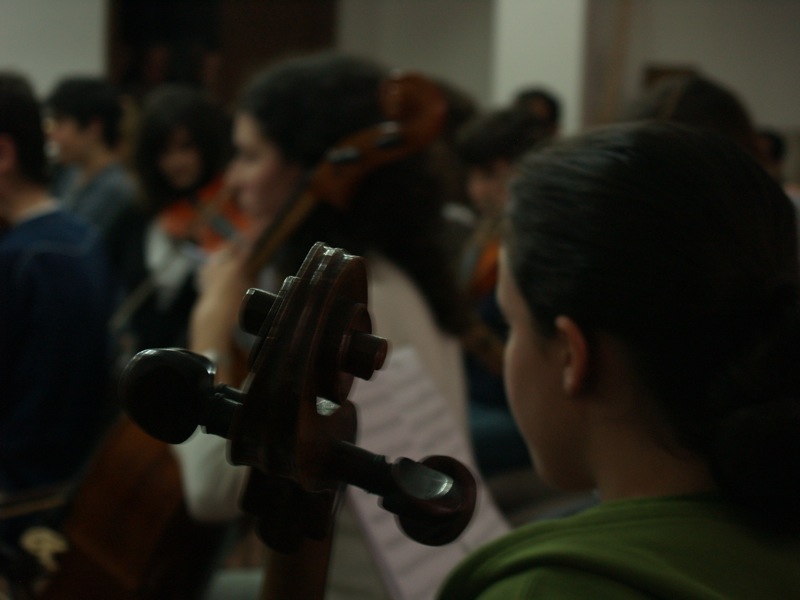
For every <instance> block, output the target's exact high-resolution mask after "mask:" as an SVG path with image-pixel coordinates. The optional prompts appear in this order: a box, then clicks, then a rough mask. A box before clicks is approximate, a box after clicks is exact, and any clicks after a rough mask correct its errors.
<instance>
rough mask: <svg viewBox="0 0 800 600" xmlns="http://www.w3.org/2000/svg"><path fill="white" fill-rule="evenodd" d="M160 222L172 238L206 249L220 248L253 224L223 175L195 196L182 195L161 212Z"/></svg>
mask: <svg viewBox="0 0 800 600" xmlns="http://www.w3.org/2000/svg"><path fill="white" fill-rule="evenodd" d="M158 223H159V225H160V226H161V228H162V229H163V230H164V231H165V232H166V233H167V235H169V236H170V237H171V238H172V239H175V240H181V241H188V242H192V243H194V244H197V245H198V246H199V247H200V248H201V249H202V250H203V251H204V252H206V253H211V252H214V251H216V250H219V249H220V248H221V247H222V245H223V244H225V243H226V242H227V241H230V240H231V239H233V238H234V237H236V236H238V235H240V234H242V233H244V232H246V231H247V230H248V228H249V226H250V221H249V219H248V217H247V216H246V215H245V214H244V213H243V212H242V211H241V210H240V209H239V206H238V205H237V203H236V200H235V198H234V197H233V195H231V194H230V193H228V191H227V190H226V189H225V187H224V181H223V176H222V175H220V176H218V177H216V178H215V179H213V180H212V181H211V182H210V183H209V184H208V185H206V186H205V187H203V188H202V189H201V190H200V191H199V192H198V193H197V195H196V196H195V197H189V198H181V199H180V200H177V201H176V202H173V203H172V204H170V205H169V206H167V207H166V208H165V209H164V210H162V211H161V213H160V214H159V216H158Z"/></svg>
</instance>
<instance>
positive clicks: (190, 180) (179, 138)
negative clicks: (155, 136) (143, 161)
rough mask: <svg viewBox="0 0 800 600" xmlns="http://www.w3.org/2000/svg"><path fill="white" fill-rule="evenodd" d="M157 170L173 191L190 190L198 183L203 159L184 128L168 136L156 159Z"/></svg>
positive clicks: (201, 172)
mask: <svg viewBox="0 0 800 600" xmlns="http://www.w3.org/2000/svg"><path fill="white" fill-rule="evenodd" d="M158 168H159V170H160V171H161V173H162V174H163V175H164V178H165V179H166V180H167V182H168V183H169V185H170V187H172V188H173V189H175V190H188V189H191V188H193V187H194V186H196V185H197V184H198V182H199V181H200V177H201V176H202V174H203V157H202V156H201V155H200V151H199V150H198V149H197V146H195V145H194V142H193V141H192V138H191V136H190V135H189V131H188V130H187V129H186V128H185V127H179V128H178V129H176V130H175V131H173V132H172V133H171V134H170V136H169V138H168V139H167V143H166V145H165V146H164V150H163V152H161V155H160V156H159V157H158Z"/></svg>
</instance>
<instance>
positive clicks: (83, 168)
mask: <svg viewBox="0 0 800 600" xmlns="http://www.w3.org/2000/svg"><path fill="white" fill-rule="evenodd" d="M115 162H117V155H116V154H115V153H114V152H113V151H111V150H109V149H108V148H106V147H105V146H100V147H98V148H96V149H95V150H94V151H93V152H91V153H89V155H88V156H87V157H86V158H85V160H83V161H82V162H81V163H80V165H79V168H80V183H81V185H86V184H87V183H89V182H90V181H91V180H92V179H94V178H95V177H96V176H97V175H98V173H100V172H101V171H102V170H103V169H105V168H106V167H108V166H109V165H111V164H113V163H115Z"/></svg>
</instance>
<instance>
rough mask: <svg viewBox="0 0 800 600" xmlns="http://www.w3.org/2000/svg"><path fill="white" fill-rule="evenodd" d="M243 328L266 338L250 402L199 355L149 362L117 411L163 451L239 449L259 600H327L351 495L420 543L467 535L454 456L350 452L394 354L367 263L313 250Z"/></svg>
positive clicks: (469, 494)
mask: <svg viewBox="0 0 800 600" xmlns="http://www.w3.org/2000/svg"><path fill="white" fill-rule="evenodd" d="M240 326H241V327H242V329H244V330H245V331H247V332H249V333H252V334H254V335H256V336H257V342H256V344H255V346H254V349H253V351H252V353H251V355H250V358H249V366H250V372H249V375H248V377H247V379H246V380H245V384H244V386H243V388H242V389H236V388H233V387H230V386H228V385H224V384H220V385H216V386H215V385H214V378H215V371H216V369H215V366H214V364H213V363H212V362H211V361H209V360H208V359H207V358H205V357H204V356H201V355H198V354H194V353H191V352H189V351H187V350H179V349H161V350H145V351H143V352H141V353H139V354H137V355H136V357H134V359H133V360H132V361H131V362H130V363H129V365H128V367H127V368H126V370H125V372H124V373H123V377H122V381H121V389H122V397H121V400H122V404H123V407H124V409H125V410H126V412H127V413H128V415H129V416H130V417H131V418H132V419H133V420H134V421H135V422H136V423H138V424H139V425H140V426H141V427H142V428H143V429H144V430H145V431H147V432H148V433H150V434H151V435H153V436H155V437H157V438H158V439H160V440H162V441H164V442H168V443H180V442H182V441H184V440H185V439H188V437H189V436H191V435H192V434H193V433H194V431H195V429H196V428H197V427H198V426H202V428H203V429H204V430H205V431H206V433H210V434H215V435H219V436H222V437H224V438H226V439H228V440H230V445H229V460H230V462H232V463H233V464H238V465H248V466H250V467H252V470H251V476H250V480H249V481H248V484H247V487H246V489H245V492H244V495H243V497H242V499H241V506H242V508H243V510H244V511H245V512H247V513H250V514H252V515H254V516H255V517H256V518H257V520H258V525H257V530H258V533H259V535H260V537H261V539H262V540H263V541H264V543H265V544H266V545H267V547H268V548H269V549H270V552H269V555H268V561H267V565H268V569H269V570H268V572H267V574H266V577H265V587H264V589H263V591H262V596H261V597H262V598H264V599H268V600H277V599H282V600H294V599H297V600H300V599H303V600H314V599H321V598H323V595H324V591H325V579H326V574H327V569H328V561H329V557H330V544H331V539H332V529H333V522H334V518H335V514H336V510H337V507H338V506H339V504H340V499H341V493H342V491H343V488H344V486H345V485H346V484H351V485H356V486H358V487H361V488H363V489H365V490H367V491H368V492H370V493H372V494H375V495H377V496H379V497H380V498H381V504H382V506H383V508H384V509H385V510H387V511H390V512H392V513H394V514H395V515H396V517H397V521H398V524H399V526H400V527H401V529H402V530H403V531H404V532H405V533H406V534H407V535H408V536H409V537H411V538H412V539H415V540H416V541H419V542H420V543H424V544H428V545H434V546H436V545H442V544H447V543H449V542H451V541H453V540H454V539H456V538H457V537H458V536H459V535H460V534H461V533H462V532H463V530H464V529H465V528H466V526H467V525H468V524H469V522H470V519H471V516H472V513H473V511H474V508H475V500H476V493H477V490H476V484H475V480H474V478H473V476H472V474H471V473H470V472H469V470H468V469H467V468H466V467H465V466H464V465H462V464H461V463H459V462H458V461H456V460H455V459H452V458H449V457H446V456H431V457H427V458H424V459H423V460H422V461H420V462H416V461H413V460H410V459H407V458H401V459H398V460H396V461H395V462H393V463H391V464H389V463H388V462H387V461H386V459H385V457H383V456H378V455H375V454H372V453H370V452H369V451H367V450H365V449H362V448H359V447H358V446H356V445H355V438H356V430H357V416H356V410H355V406H354V405H353V404H352V402H350V400H349V399H348V394H349V392H350V389H351V387H352V385H353V381H354V378H355V377H359V378H362V379H369V378H370V377H371V376H372V374H373V373H374V371H375V370H376V369H379V368H380V367H381V366H382V364H383V361H384V359H385V357H386V353H387V348H388V346H387V342H386V340H384V339H382V338H379V337H377V336H374V335H372V333H371V321H370V316H369V312H368V310H367V279H366V268H365V265H364V261H363V259H361V258H360V257H354V256H349V255H346V254H345V253H344V252H343V251H341V250H336V249H332V248H328V247H326V246H324V245H323V244H322V243H317V244H316V245H315V246H314V247H313V248H312V249H311V251H310V252H309V254H308V256H307V257H306V260H305V261H304V263H303V265H302V266H301V267H300V270H299V271H298V273H297V275H296V276H294V277H288V278H286V280H285V281H284V283H283V286H282V287H281V289H280V291H279V293H278V294H271V293H268V292H264V291H261V290H256V289H251V290H249V291H248V293H247V295H246V296H245V299H244V301H243V304H242V310H241V312H240Z"/></svg>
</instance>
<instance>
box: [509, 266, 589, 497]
mask: <svg viewBox="0 0 800 600" xmlns="http://www.w3.org/2000/svg"><path fill="white" fill-rule="evenodd" d="M497 297H498V301H499V303H500V307H501V308H502V311H503V314H504V315H505V318H506V320H507V321H508V325H509V336H508V341H507V342H506V347H505V356H504V364H503V367H504V368H503V377H504V380H505V385H506V393H507V394H508V401H509V406H510V407H511V412H512V413H513V414H514V419H515V420H516V422H517V425H518V426H519V429H520V432H521V433H522V436H523V437H524V438H525V441H526V443H527V444H528V450H529V452H530V453H531V457H532V458H533V461H534V464H535V466H536V470H537V472H538V473H539V475H540V476H541V477H542V480H543V481H545V482H546V483H548V484H550V485H553V486H555V487H558V488H562V489H585V488H586V487H588V486H589V485H590V484H589V483H587V482H586V481H585V470H584V465H583V464H582V463H581V455H580V448H581V444H580V439H579V438H580V436H581V433H580V429H579V428H578V427H577V423H576V421H575V414H574V413H573V412H572V410H571V407H570V400H569V398H567V397H566V395H565V392H564V385H563V375H564V362H563V361H564V353H563V346H562V345H561V344H560V341H559V338H558V336H556V337H555V338H553V339H551V338H547V337H544V336H542V335H541V334H540V333H539V332H538V330H537V327H536V325H535V321H534V318H533V315H532V314H531V312H530V309H529V308H528V305H527V303H526V302H525V300H524V298H523V296H522V294H521V293H520V291H519V288H518V286H517V284H516V282H515V280H514V278H513V275H512V274H511V272H510V270H509V267H508V260H507V257H506V253H505V252H502V253H501V259H500V277H499V281H498V288H497Z"/></svg>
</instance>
